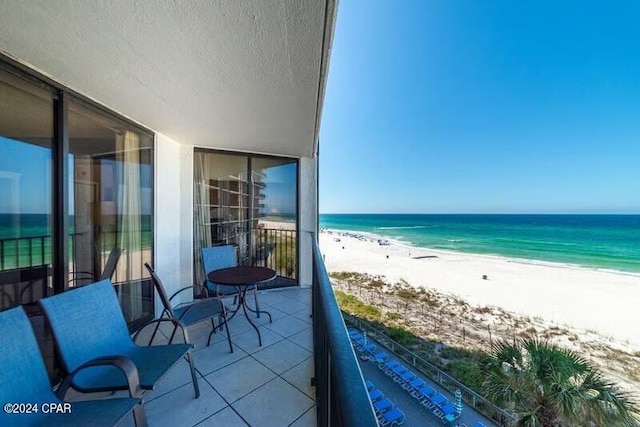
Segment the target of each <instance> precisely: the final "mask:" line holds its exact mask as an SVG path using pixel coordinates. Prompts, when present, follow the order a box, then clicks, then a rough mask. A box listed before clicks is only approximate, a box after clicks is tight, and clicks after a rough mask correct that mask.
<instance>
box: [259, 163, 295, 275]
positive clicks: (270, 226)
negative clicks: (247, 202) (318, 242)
mask: <svg viewBox="0 0 640 427" xmlns="http://www.w3.org/2000/svg"><path fill="white" fill-rule="evenodd" d="M251 169H252V171H251V175H252V180H253V183H254V187H253V188H254V189H255V192H254V194H253V212H254V216H253V219H254V221H253V222H254V224H253V229H254V230H255V232H254V242H255V250H254V253H255V258H256V259H255V260H254V261H255V262H256V263H258V264H262V265H268V266H272V267H275V269H276V270H277V272H278V274H279V275H280V276H283V277H288V278H292V279H294V278H296V260H297V244H296V200H297V178H298V176H297V174H298V167H297V163H296V161H295V160H292V159H274V158H263V157H256V158H253V159H252V160H251Z"/></svg>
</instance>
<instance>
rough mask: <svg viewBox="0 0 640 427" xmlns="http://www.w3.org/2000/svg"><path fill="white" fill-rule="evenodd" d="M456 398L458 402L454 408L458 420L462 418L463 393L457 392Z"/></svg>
mask: <svg viewBox="0 0 640 427" xmlns="http://www.w3.org/2000/svg"><path fill="white" fill-rule="evenodd" d="M455 398H456V401H455V403H454V404H453V407H454V408H455V409H456V414H457V416H458V418H460V414H461V413H462V392H461V391H460V389H457V390H456V394H455Z"/></svg>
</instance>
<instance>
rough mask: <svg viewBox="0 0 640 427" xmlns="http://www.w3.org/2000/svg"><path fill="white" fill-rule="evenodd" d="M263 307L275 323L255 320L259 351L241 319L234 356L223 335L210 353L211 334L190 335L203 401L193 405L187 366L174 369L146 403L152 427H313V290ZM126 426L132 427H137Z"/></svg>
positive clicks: (265, 299) (266, 297) (235, 322)
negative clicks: (258, 333) (259, 342)
mask: <svg viewBox="0 0 640 427" xmlns="http://www.w3.org/2000/svg"><path fill="white" fill-rule="evenodd" d="M259 299H260V306H261V309H264V310H267V311H269V312H270V313H271V315H272V317H273V323H269V319H268V317H266V316H264V315H262V316H261V317H260V318H259V319H254V320H255V321H256V322H257V323H258V324H259V328H260V333H261V335H262V341H263V345H262V347H259V346H258V336H257V335H256V332H255V330H253V328H252V327H251V325H250V324H249V323H248V322H247V319H246V318H245V317H244V316H243V315H241V314H240V313H238V315H237V316H235V317H234V318H233V319H232V320H231V322H230V324H229V329H230V331H231V338H232V342H233V347H234V351H233V353H230V352H229V346H228V343H227V341H226V336H225V334H224V333H222V334H221V333H218V334H216V335H215V336H214V338H213V340H212V343H211V345H210V346H209V347H207V345H206V343H207V338H208V335H209V332H210V330H211V329H210V327H209V326H208V325H206V324H202V325H199V326H195V327H193V328H191V329H190V330H189V331H188V332H189V339H190V341H191V342H192V343H194V344H195V346H196V351H195V364H196V370H197V375H198V378H199V380H198V381H199V384H200V391H201V393H202V394H201V396H200V398H199V399H194V396H193V387H192V385H191V382H190V379H191V378H190V376H189V371H188V365H187V363H186V362H185V361H183V362H180V363H181V365H182V366H177V367H176V368H174V369H173V370H172V371H171V372H170V373H169V375H168V376H167V377H166V378H164V379H163V380H162V381H161V382H160V383H159V384H158V387H157V389H156V390H154V391H153V392H151V393H150V394H149V395H148V396H147V398H146V403H145V409H146V413H147V418H148V421H149V425H150V426H154V425H158V426H160V425H175V426H195V425H199V426H207V425H212V426H213V425H224V426H232V425H233V426H244V425H261V426H288V425H291V426H313V425H315V420H316V400H315V398H316V397H315V388H314V387H312V386H311V378H312V377H313V376H314V374H313V369H314V363H313V336H312V328H311V326H312V325H311V317H310V316H311V289H309V288H298V287H292V288H286V289H274V290H268V291H263V292H262V293H261V294H260V297H259ZM231 302H232V301H231V300H229V304H231ZM163 338H164V340H165V341H166V336H165V337H163ZM179 338H180V337H178V339H179ZM141 339H142V340H143V341H144V337H142V338H141ZM154 342H156V343H160V342H162V339H161V340H159V339H158V338H156V339H155V340H154ZM124 425H133V421H132V420H128V423H127V424H124Z"/></svg>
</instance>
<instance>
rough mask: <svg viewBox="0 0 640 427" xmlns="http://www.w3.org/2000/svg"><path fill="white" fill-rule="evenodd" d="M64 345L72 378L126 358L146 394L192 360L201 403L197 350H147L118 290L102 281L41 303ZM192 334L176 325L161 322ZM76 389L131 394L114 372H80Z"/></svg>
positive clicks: (185, 346) (178, 347)
mask: <svg viewBox="0 0 640 427" xmlns="http://www.w3.org/2000/svg"><path fill="white" fill-rule="evenodd" d="M39 303H40V305H41V306H42V308H43V310H44V312H45V315H46V317H47V319H48V320H49V324H50V325H51V330H52V331H53V335H54V336H55V339H56V343H57V345H58V351H59V353H60V356H61V360H62V364H63V366H64V368H65V369H66V371H67V372H74V371H75V370H76V369H78V368H79V367H80V366H82V365H83V364H84V363H87V362H88V361H90V360H93V359H96V358H100V357H105V356H124V357H126V358H129V359H131V360H132V361H133V363H134V364H135V366H136V368H137V369H138V374H139V378H140V386H141V387H142V389H143V390H152V389H153V388H154V387H155V385H156V383H157V382H158V381H160V379H161V378H162V377H163V376H164V375H165V374H166V373H167V372H169V371H170V370H171V369H172V368H173V367H174V365H176V363H178V362H179V361H180V360H181V359H182V358H183V357H185V356H186V358H187V362H188V363H189V369H190V372H191V380H192V382H193V389H194V391H195V395H196V398H198V397H199V396H200V390H199V388H198V379H197V377H196V373H195V369H194V366H193V354H192V351H193V346H192V345H191V344H170V345H156V346H151V347H142V346H139V345H137V344H136V343H135V342H134V341H133V340H132V339H131V336H130V335H129V330H128V328H127V323H126V322H125V320H124V316H123V315H122V310H121V309H120V304H119V303H118V298H117V296H116V293H115V290H114V289H113V285H112V284H111V281H109V280H101V281H100V282H96V283H93V284H90V285H87V286H84V287H81V288H77V289H74V290H70V291H67V292H64V293H62V294H59V295H55V296H52V297H49V298H44V299H41V300H40V301H39ZM156 321H158V322H162V321H166V322H170V323H172V324H174V325H175V327H176V328H177V327H179V328H181V329H182V334H183V336H184V337H185V340H188V334H187V330H186V328H185V327H184V325H183V324H182V323H181V322H180V321H178V320H176V319H170V318H169V319H157V320H156ZM72 385H73V388H75V389H76V390H79V391H82V392H96V391H113V390H126V389H127V387H128V386H127V382H126V381H125V378H124V377H123V376H122V374H121V373H120V372H119V371H118V370H117V369H115V368H111V367H102V366H100V367H92V368H87V369H84V370H82V371H81V372H78V374H77V375H76V376H75V377H74V378H73V382H72Z"/></svg>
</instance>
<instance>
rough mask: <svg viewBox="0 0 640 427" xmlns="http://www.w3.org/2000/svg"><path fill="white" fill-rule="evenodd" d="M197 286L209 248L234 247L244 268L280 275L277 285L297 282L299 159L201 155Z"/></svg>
mask: <svg viewBox="0 0 640 427" xmlns="http://www.w3.org/2000/svg"><path fill="white" fill-rule="evenodd" d="M194 171H195V173H194V248H195V251H194V252H195V269H194V271H195V273H196V274H195V280H196V282H197V283H202V282H203V281H204V271H203V269H202V263H201V260H200V250H201V248H203V247H209V246H217V245H225V244H231V245H234V246H235V248H236V254H237V257H238V262H239V263H240V264H241V265H263V266H268V267H270V268H273V269H275V270H276V271H277V272H278V275H279V278H278V280H277V281H276V284H277V285H290V284H295V281H296V279H297V277H298V276H297V239H296V237H297V236H296V233H297V231H296V230H297V182H298V181H297V176H298V175H297V174H298V162H297V160H296V159H285V158H277V157H270V156H259V155H249V154H236V153H222V152H213V151H205V150H196V152H195V164H194Z"/></svg>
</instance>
